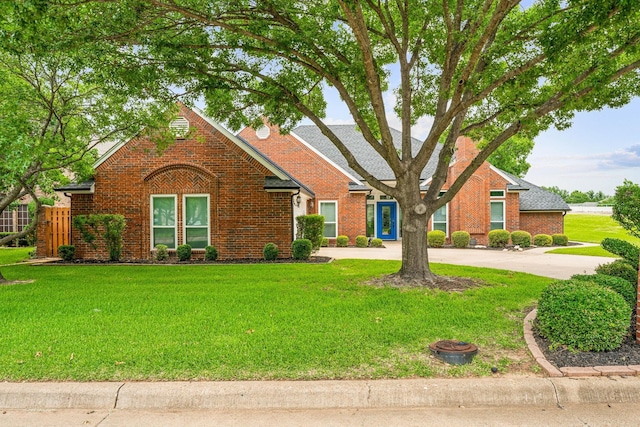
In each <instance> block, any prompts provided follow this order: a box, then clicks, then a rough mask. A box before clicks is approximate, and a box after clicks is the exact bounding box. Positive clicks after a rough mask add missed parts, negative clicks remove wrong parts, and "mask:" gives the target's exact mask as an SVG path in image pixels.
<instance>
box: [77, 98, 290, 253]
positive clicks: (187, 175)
mask: <svg viewBox="0 0 640 427" xmlns="http://www.w3.org/2000/svg"><path fill="white" fill-rule="evenodd" d="M181 115H182V116H184V117H185V118H187V120H189V122H190V126H191V127H192V128H193V127H195V128H196V131H195V134H194V135H193V136H192V137H191V139H188V140H177V141H176V143H175V144H173V145H171V146H170V147H168V148H167V149H166V150H165V152H164V153H162V154H161V155H158V154H157V152H156V149H155V145H154V144H153V143H152V142H151V141H148V140H144V139H134V140H132V141H130V142H129V143H127V144H125V145H124V146H123V147H121V148H120V149H119V150H118V151H117V152H115V153H114V154H113V155H112V156H111V157H109V158H108V159H107V160H106V161H105V162H104V163H102V164H101V165H100V166H98V168H97V170H96V177H95V189H96V190H95V194H93V195H74V196H73V200H72V207H71V211H72V216H75V215H80V214H90V213H112V214H122V215H124V216H125V218H126V220H127V228H126V230H125V241H124V250H123V258H125V259H147V258H150V257H151V255H152V252H151V240H150V216H151V214H150V201H151V200H150V196H151V195H152V194H175V195H176V196H177V205H178V207H177V209H178V210H177V218H176V219H177V220H178V223H177V229H178V244H181V243H183V239H182V225H183V224H182V222H181V218H182V210H183V208H182V204H183V199H182V196H183V195H184V194H209V197H210V206H209V208H210V227H211V235H210V239H211V244H212V245H213V246H215V247H216V248H217V249H218V253H219V258H220V259H223V260H224V259H233V258H262V249H263V247H264V245H265V244H266V243H268V242H273V243H275V244H277V245H278V246H279V247H280V256H281V257H289V256H290V255H291V240H292V224H293V223H292V221H293V218H292V205H291V194H290V193H279V192H275V193H271V192H266V191H265V190H264V180H265V176H268V175H272V173H271V172H270V171H269V170H268V169H267V168H265V167H264V166H262V165H261V164H260V163H259V162H258V161H256V160H255V159H253V158H252V157H251V156H249V155H248V154H247V153H245V152H244V151H243V150H242V149H241V148H239V147H238V146H237V145H235V144H234V143H233V142H232V141H230V140H229V139H227V138H226V137H225V136H224V135H223V134H222V133H220V132H218V131H217V130H216V129H215V128H213V127H212V126H211V125H210V124H208V123H207V122H206V121H205V120H204V119H202V118H201V117H200V116H198V115H197V114H195V113H194V112H192V111H190V110H187V109H183V111H182V112H181ZM72 239H73V244H74V245H76V254H77V256H78V257H90V258H94V257H95V258H100V259H104V258H107V255H108V254H107V253H106V251H105V249H104V247H99V248H98V250H97V251H94V250H93V249H92V248H91V247H89V246H87V245H86V244H84V243H83V242H82V241H81V240H80V236H79V233H78V231H77V230H75V229H74V230H73V231H72ZM197 256H202V251H200V252H198V251H196V250H194V257H197Z"/></svg>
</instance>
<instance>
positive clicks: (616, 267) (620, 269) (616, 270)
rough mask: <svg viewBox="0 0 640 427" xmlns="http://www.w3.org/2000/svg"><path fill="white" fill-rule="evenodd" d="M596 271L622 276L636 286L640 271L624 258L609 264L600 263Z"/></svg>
mask: <svg viewBox="0 0 640 427" xmlns="http://www.w3.org/2000/svg"><path fill="white" fill-rule="evenodd" d="M596 273H598V274H606V275H607V276H614V277H620V278H622V279H624V280H627V281H628V282H630V283H633V284H634V285H636V286H637V285H638V272H637V271H636V269H635V268H633V267H632V266H631V264H629V263H628V262H626V261H624V260H622V259H617V260H615V261H613V262H610V263H609V264H600V265H599V266H597V267H596Z"/></svg>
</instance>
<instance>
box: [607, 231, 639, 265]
mask: <svg viewBox="0 0 640 427" xmlns="http://www.w3.org/2000/svg"><path fill="white" fill-rule="evenodd" d="M600 246H602V249H604V250H605V251H607V252H611V253H612V254H615V255H618V256H620V257H622V258H624V260H625V261H627V262H628V263H629V264H631V265H632V266H633V268H635V269H636V270H637V269H638V257H639V256H640V248H638V247H637V246H636V245H634V244H633V243H629V242H626V241H624V240H621V239H612V238H610V237H607V238H605V239H603V240H602V242H600Z"/></svg>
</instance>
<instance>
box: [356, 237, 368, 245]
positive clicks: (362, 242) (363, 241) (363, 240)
mask: <svg viewBox="0 0 640 427" xmlns="http://www.w3.org/2000/svg"><path fill="white" fill-rule="evenodd" d="M368 244H369V239H367V236H356V247H357V248H366V247H367V246H368Z"/></svg>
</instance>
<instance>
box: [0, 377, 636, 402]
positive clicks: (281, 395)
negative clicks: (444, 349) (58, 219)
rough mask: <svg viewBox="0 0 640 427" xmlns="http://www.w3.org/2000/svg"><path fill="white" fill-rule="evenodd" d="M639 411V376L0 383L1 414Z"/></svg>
mask: <svg viewBox="0 0 640 427" xmlns="http://www.w3.org/2000/svg"><path fill="white" fill-rule="evenodd" d="M596 403H618V404H620V403H638V404H640V377H637V376H634V377H589V378H542V377H527V376H515V377H492V378H470V379H402V380H356V381H351V380H345V381H224V382H127V383H118V382H112V383H108V382H103V383H0V409H3V410H24V409H28V410H51V409H92V410H98V409H120V410H192V409H198V410H217V409H236V410H247V409H251V410H255V409H259V410H268V409H338V408H351V409H358V408H360V409H367V408H456V407H465V408H475V407H478V408H486V407H496V408H497V407H514V406H515V407H520V406H536V407H562V406H565V405H583V404H596Z"/></svg>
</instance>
